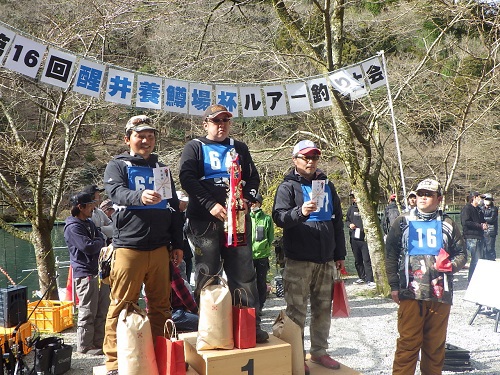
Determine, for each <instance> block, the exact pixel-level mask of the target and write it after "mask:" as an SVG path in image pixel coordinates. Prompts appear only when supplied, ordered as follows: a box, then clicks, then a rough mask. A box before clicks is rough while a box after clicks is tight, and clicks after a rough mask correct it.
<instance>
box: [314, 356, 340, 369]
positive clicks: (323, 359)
mask: <svg viewBox="0 0 500 375" xmlns="http://www.w3.org/2000/svg"><path fill="white" fill-rule="evenodd" d="M311 362H314V363H317V364H320V365H321V366H323V367H326V368H329V369H331V370H338V369H339V368H340V363H338V362H337V361H336V360H334V359H333V358H332V357H330V356H329V355H328V354H325V355H322V356H320V357H315V356H311Z"/></svg>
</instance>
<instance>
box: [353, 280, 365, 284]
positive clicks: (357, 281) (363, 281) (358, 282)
mask: <svg viewBox="0 0 500 375" xmlns="http://www.w3.org/2000/svg"><path fill="white" fill-rule="evenodd" d="M364 283H365V280H363V279H357V280H356V281H355V282H354V284H357V285H359V284H364Z"/></svg>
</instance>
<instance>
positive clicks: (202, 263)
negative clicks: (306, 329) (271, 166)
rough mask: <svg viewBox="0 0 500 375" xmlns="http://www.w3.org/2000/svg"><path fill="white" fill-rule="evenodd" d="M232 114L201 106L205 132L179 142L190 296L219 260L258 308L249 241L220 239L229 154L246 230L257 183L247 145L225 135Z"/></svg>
mask: <svg viewBox="0 0 500 375" xmlns="http://www.w3.org/2000/svg"><path fill="white" fill-rule="evenodd" d="M232 117H233V115H232V114H231V112H229V111H228V110H227V108H226V107H224V106H222V105H220V104H214V105H211V106H209V107H208V108H207V109H206V111H205V113H204V115H203V129H204V130H205V133H206V136H204V137H199V138H196V139H193V140H191V141H189V142H188V143H187V144H186V145H185V146H184V150H183V151H182V156H181V160H180V173H179V179H180V181H181V185H182V188H183V189H184V190H185V191H186V192H187V193H188V195H189V205H188V208H187V215H186V216H187V219H188V221H189V224H188V231H187V234H188V239H189V241H190V242H191V244H192V246H194V249H195V251H194V253H195V275H196V276H195V277H196V288H195V297H196V299H197V300H199V296H200V291H201V288H202V287H203V285H204V284H205V282H206V281H207V280H208V278H209V277H210V275H216V274H218V273H219V271H220V268H221V260H223V267H224V271H225V272H226V275H227V279H228V284H229V288H230V289H231V294H233V292H234V290H235V289H237V288H242V289H244V290H245V291H246V293H243V300H244V301H243V303H244V304H246V305H247V306H250V307H254V308H255V309H256V310H258V309H259V306H260V303H259V296H258V294H257V285H256V281H255V279H256V277H255V270H254V267H253V261H252V249H251V247H250V243H249V242H247V244H246V245H241V246H236V247H228V246H227V245H226V238H227V236H226V233H225V229H224V226H225V223H227V220H228V215H229V214H230V213H229V212H228V211H227V209H226V199H227V198H228V197H227V190H228V189H229V183H230V181H229V180H230V175H229V171H228V165H231V163H232V159H233V156H232V155H231V154H233V155H234V152H236V153H237V155H238V163H239V167H240V168H241V180H242V181H243V183H242V186H243V187H242V190H243V197H242V198H243V200H244V206H245V213H246V215H245V222H246V233H247V234H249V233H250V230H251V223H250V219H249V216H248V206H249V202H254V201H255V195H256V194H257V190H258V188H259V184H260V178H259V174H258V172H257V168H256V167H255V165H254V163H253V160H252V157H251V155H250V152H249V151H248V146H247V145H246V144H244V143H243V142H239V141H237V140H234V139H233V138H230V137H229V131H230V129H231V118H232ZM233 150H234V151H233ZM247 297H248V300H247ZM256 324H257V331H256V340H257V342H264V341H266V340H267V339H268V338H269V335H268V334H267V333H266V332H265V331H263V330H262V329H261V328H260V317H258V316H257V322H256Z"/></svg>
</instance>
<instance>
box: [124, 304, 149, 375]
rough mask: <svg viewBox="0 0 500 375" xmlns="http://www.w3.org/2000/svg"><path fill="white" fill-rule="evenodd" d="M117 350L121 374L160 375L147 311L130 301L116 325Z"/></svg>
mask: <svg viewBox="0 0 500 375" xmlns="http://www.w3.org/2000/svg"><path fill="white" fill-rule="evenodd" d="M116 350H117V356H118V373H119V374H120V375H143V374H148V375H158V366H157V365H156V356H155V349H154V345H153V336H152V333H151V324H150V322H149V319H148V316H147V315H146V312H145V311H144V310H143V309H141V308H140V307H139V306H138V305H137V304H135V303H129V304H127V305H126V307H125V308H124V309H123V310H122V311H121V312H120V315H119V317H118V324H117V325H116Z"/></svg>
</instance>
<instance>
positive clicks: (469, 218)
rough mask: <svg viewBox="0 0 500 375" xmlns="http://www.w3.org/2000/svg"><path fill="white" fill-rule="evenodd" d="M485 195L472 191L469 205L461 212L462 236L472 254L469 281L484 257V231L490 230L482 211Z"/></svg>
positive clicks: (468, 201) (468, 199)
mask: <svg viewBox="0 0 500 375" xmlns="http://www.w3.org/2000/svg"><path fill="white" fill-rule="evenodd" d="M483 197H484V195H482V194H479V192H478V191H471V192H470V194H469V196H468V197H467V203H466V204H465V206H464V207H463V208H462V211H461V212H460V220H461V222H462V234H463V236H464V239H465V244H466V246H467V251H468V252H469V253H470V265H469V275H468V279H469V281H470V279H471V278H472V275H473V274H474V270H475V269H476V264H477V261H478V260H479V259H485V257H484V231H485V230H487V229H488V224H486V221H485V220H484V215H483V212H482V211H481V209H480V207H479V206H480V205H481V203H482V199H483Z"/></svg>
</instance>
